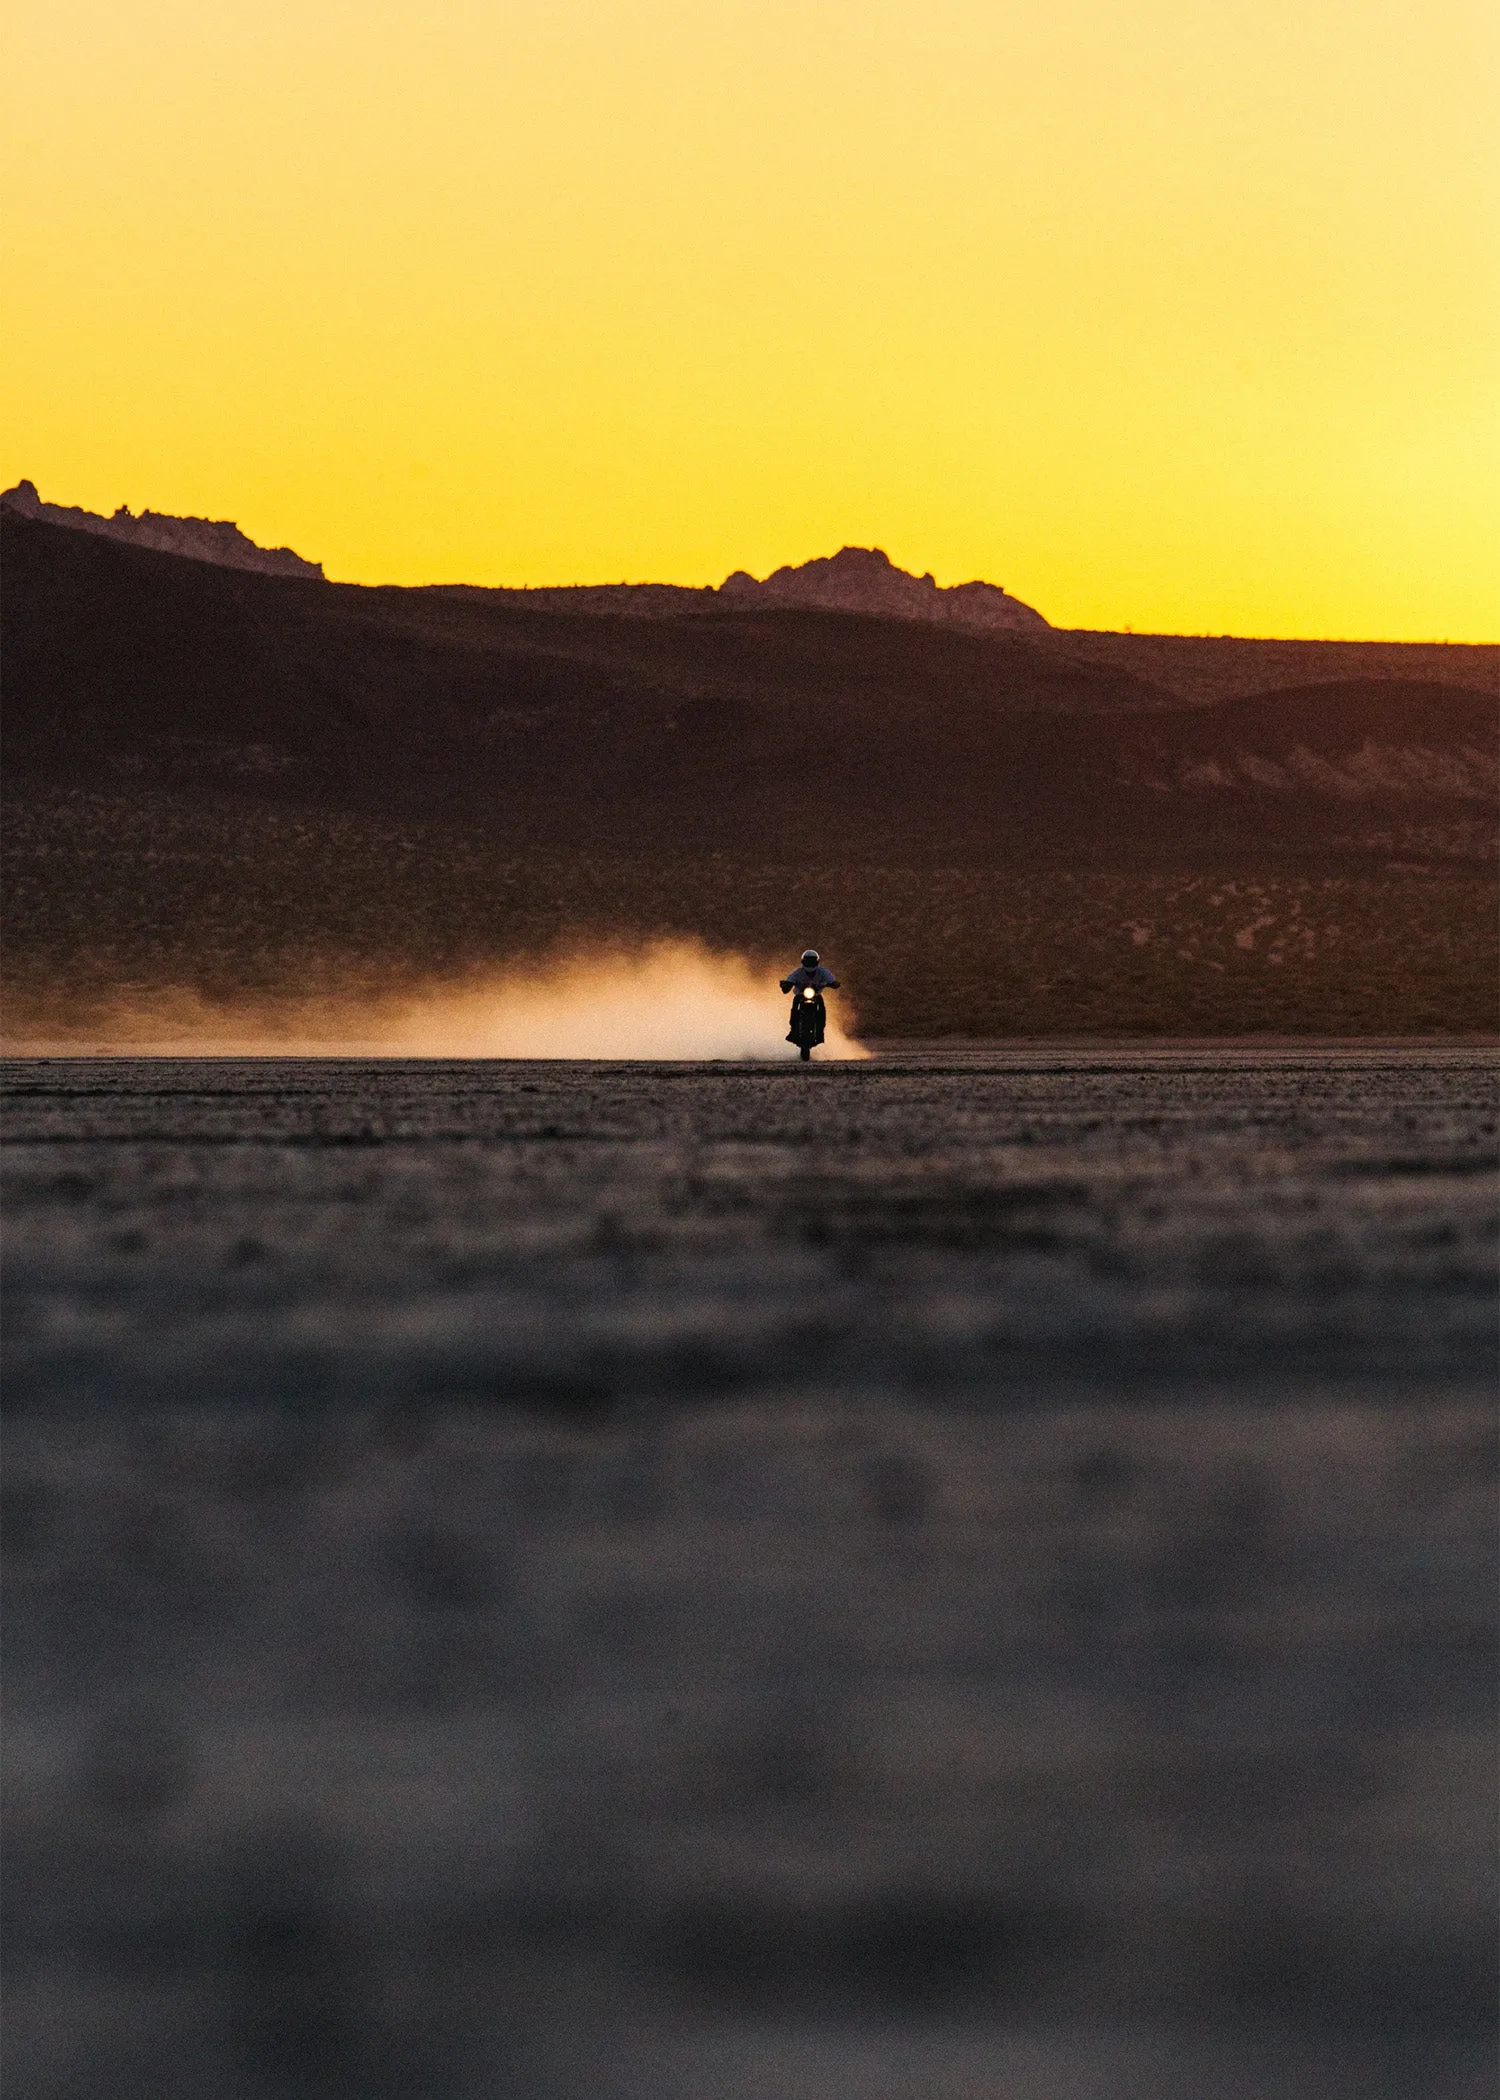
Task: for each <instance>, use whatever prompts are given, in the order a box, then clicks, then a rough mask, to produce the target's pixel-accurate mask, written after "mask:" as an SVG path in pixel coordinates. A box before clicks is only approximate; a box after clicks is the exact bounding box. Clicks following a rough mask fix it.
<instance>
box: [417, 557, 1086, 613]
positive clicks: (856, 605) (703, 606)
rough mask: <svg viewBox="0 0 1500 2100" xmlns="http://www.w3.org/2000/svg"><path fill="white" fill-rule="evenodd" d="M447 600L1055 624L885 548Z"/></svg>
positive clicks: (988, 586) (986, 588) (468, 590)
mask: <svg viewBox="0 0 1500 2100" xmlns="http://www.w3.org/2000/svg"><path fill="white" fill-rule="evenodd" d="M432 588H435V589H436V590H437V591H438V592H439V593H440V594H441V595H442V596H444V597H450V598H457V597H464V598H482V599H486V600H488V601H489V602H490V603H491V604H503V605H525V606H527V607H529V608H530V609H531V610H533V611H542V612H570V613H625V614H627V615H628V616H630V617H631V618H633V619H638V620H659V619H669V618H673V617H676V616H677V615H679V614H682V613H722V612H766V611H770V610H773V609H775V608H777V607H780V606H790V607H794V608H796V609H798V610H802V611H814V612H851V613H868V614H872V615H873V616H874V617H875V618H877V619H882V620H921V621H922V622H924V623H925V624H927V625H929V626H946V627H964V628H967V629H969V630H970V631H971V632H977V633H988V634H995V633H1008V634H1016V633H1022V634H1032V635H1038V634H1044V633H1049V632H1050V631H1051V623H1050V622H1049V621H1047V620H1045V619H1044V618H1043V617H1042V615H1041V614H1040V613H1039V612H1035V611H1033V609H1032V608H1031V606H1029V605H1023V604H1022V603H1021V601H1020V599H1019V598H1012V597H1011V595H1010V593H1009V592H1008V591H1003V590H1001V588H1000V586H999V585H998V584H995V583H957V584H954V585H953V586H952V587H951V588H949V589H946V590H945V589H944V588H943V587H942V586H941V585H939V584H938V583H936V582H934V580H933V578H932V576H931V575H927V576H913V575H911V574H910V572H909V571H908V570H906V569H898V568H897V567H896V565H895V563H894V562H893V561H892V560H891V558H890V556H889V555H888V554H886V553H885V552H884V551H883V550H882V549H881V548H879V547H841V548H840V549H839V551H838V553H837V554H828V555H822V556H819V557H818V559H816V560H814V561H806V562H803V563H801V565H800V566H798V567H792V566H790V565H789V566H787V567H785V568H781V569H777V570H776V571H775V573H774V574H773V575H770V576H768V577H766V579H765V581H764V582H758V581H757V580H756V578H755V577H753V576H752V575H751V574H750V573H749V571H748V570H746V569H736V570H735V572H734V574H733V575H732V576H727V577H726V578H725V579H724V581H723V582H722V583H721V584H720V585H719V587H718V589H717V590H715V589H714V587H713V586H712V584H710V585H708V586H707V587H706V588H704V589H702V590H699V589H696V588H694V587H693V586H691V585H687V584H674V583H573V584H537V585H532V586H530V587H528V588H525V589H520V590H506V589H503V588H500V589H497V588H494V587H486V586H485V585H483V584H470V583H455V584H438V585H435V586H433V587H432Z"/></svg>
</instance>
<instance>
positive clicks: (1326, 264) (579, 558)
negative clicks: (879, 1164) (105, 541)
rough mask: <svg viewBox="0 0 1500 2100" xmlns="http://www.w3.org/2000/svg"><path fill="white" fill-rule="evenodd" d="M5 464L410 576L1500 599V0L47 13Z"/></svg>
mask: <svg viewBox="0 0 1500 2100" xmlns="http://www.w3.org/2000/svg"><path fill="white" fill-rule="evenodd" d="M5 12H6V18H7V19H6V31H5V42H6V51H7V60H6V65H5V69H4V87H3V104H0V116H3V140H4V144H3V153H4V186H3V195H4V197H5V199H6V200H7V203H6V211H5V227H4V283H5V287H6V319H5V327H4V329H3V331H0V372H3V379H0V386H3V407H4V416H3V425H0V430H3V439H0V475H3V478H4V480H5V481H6V482H10V481H14V480H16V479H17V478H19V477H20V476H22V475H27V476H30V477H31V478H32V479H33V480H35V481H36V482H37V484H38V486H39V488H40V490H41V493H42V495H43V496H44V497H46V498H47V499H48V500H50V501H53V502H62V503H81V504H84V505H87V506H88V507H89V508H92V509H104V510H112V509H114V508H115V506H116V505H117V504H120V503H128V504H130V505H131V506H132V508H135V509H140V508H141V507H142V506H145V505H149V506H151V507H153V508H155V509H158V510H166V511H174V512H183V513H188V514H194V515H204V516H209V517H231V518H234V519H236V520H237V521H238V522H239V524H240V525H241V526H242V527H243V528H244V530H246V531H247V532H249V533H251V534H252V535H253V536H254V537H255V538H256V539H258V540H260V541H262V542H264V543H268V544H289V545H291V546H293V547H295V548H297V549H298V550H299V552H301V553H304V554H306V555H309V556H311V557H313V558H314V559H318V560H321V561H322V562H323V563H324V564H325V566H326V568H327V570H328V573H329V575H330V576H334V577H338V578H347V579H352V580H358V581H365V582H398V583H419V582H433V581H469V582H475V583H511V584H516V583H566V582H592V581H616V580H620V579H630V580H641V579H646V578H657V579H661V580H665V581H675V582H683V583H707V582H718V581H720V580H721V579H722V578H723V577H724V576H725V575H726V574H727V573H728V572H729V571H730V570H731V569H735V568H739V567H745V568H749V569H751V570H753V571H754V572H755V573H757V574H764V573H765V572H766V571H767V570H769V569H771V568H772V567H774V566H776V565H777V564H779V563H782V562H788V561H803V560H806V559H807V558H808V557H810V556H812V555H816V554H826V553H829V552H831V551H832V550H833V549H834V548H836V547H838V546H840V545H841V544H843V543H845V542H853V543H855V544H860V545H870V544H876V545H880V546H883V547H885V548H886V549H887V551H888V552H889V553H890V555H891V556H892V558H893V559H894V560H896V561H898V562H899V563H901V564H902V565H903V566H905V567H909V568H913V569H916V570H918V571H922V570H926V569H931V570H932V571H934V572H935V574H936V575H937V578H938V581H939V582H941V583H952V582H959V581H963V580H966V579H967V578H969V577H973V576H983V577H987V578H989V579H990V580H992V581H994V582H997V583H1001V584H1003V585H1005V587H1006V588H1007V589H1009V590H1012V591H1014V592H1015V593H1016V594H1017V595H1018V596H1020V597H1022V598H1024V599H1026V600H1027V601H1029V602H1030V603H1032V604H1034V605H1036V606H1037V607H1038V608H1039V609H1040V610H1041V611H1042V612H1044V613H1046V614H1047V616H1048V617H1049V618H1050V619H1052V620H1053V621H1054V622H1056V623H1057V624H1059V625H1064V626H1092V627H1122V626H1127V625H1128V626H1134V627H1136V628H1138V629H1155V630H1159V631H1178V632H1204V631H1208V632H1214V633H1218V632H1236V633H1241V634H1277V635H1327V636H1370V637H1386V638H1411V639H1439V640H1441V639H1444V638H1448V639H1453V640H1492V639H1494V638H1496V636H1497V635H1500V497H1497V491H1500V155H1497V153H1496V151H1495V147H1494V140H1495V138H1496V137H1497V136H1500V11H1497V10H1496V9H1495V8H1494V6H1493V4H1492V0H1255V4H1254V5H1250V4H1248V0H1131V4H1128V5H1127V4H1125V0H1048V4H1047V5H1046V6H1042V5H1040V4H1037V0H1030V4H1026V5H1020V4H1014V0H988V4H984V0H922V4H921V5H920V6H918V5H914V4H911V0H907V4H904V5H897V4H894V0H629V4H626V0H545V4H542V0H424V4H422V5H421V6H418V5H415V4H412V0H358V4H354V0H253V4H252V0H48V4H47V5H46V6H45V7H36V6H34V5H27V6H22V5H19V4H17V0H8V4H7V6H6V10H5Z"/></svg>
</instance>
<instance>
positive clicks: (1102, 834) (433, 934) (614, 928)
mask: <svg viewBox="0 0 1500 2100" xmlns="http://www.w3.org/2000/svg"><path fill="white" fill-rule="evenodd" d="M3 530H4V535H5V538H4V549H5V575H6V589H5V597H4V617H5V669H6V754H7V757H6V795H7V823H6V830H5V851H6V856H7V900H8V904H7V969H8V972H9V981H10V985H11V991H12V997H13V1000H16V1001H19V1005H18V1006H17V1007H15V1008H14V1009H13V1011H16V1012H19V1013H20V1014H21V1015H22V1016H23V1018H29V1017H32V1016H35V1015H37V1014H45V1013H49V1012H50V1013H53V1014H56V1013H57V1012H59V1011H62V1010H64V1009H65V1010H66V1012H67V1013H69V1014H71V1015H72V1016H73V1019H74V1021H75V1022H76V1024H77V1026H78V1027H79V1028H81V1029H82V1030H83V1032H84V1034H85V1036H86V1034H87V1030H88V1028H89V1026H90V1025H92V1024H91V1022H90V1018H89V1016H90V1012H91V1002H94V1003H95V1004H97V1003H98V1002H105V1003H107V1002H108V999H109V998H110V997H111V996H112V994H114V993H115V992H117V991H118V990H119V989H120V988H121V987H127V988H131V989H138V988H140V987H145V988H147V989H149V988H150V987H152V986H157V987H161V986H165V985H176V986H191V987H194V988H197V989H199V990H202V991H204V992H205V993H208V994H212V995H215V996H227V995H229V994H231V993H234V992H236V991H239V990H242V989H244V988H247V987H248V988H251V989H258V988H260V987H263V986H264V985H265V984H267V983H268V982H269V983H272V984H279V985H282V986H285V985H287V984H289V983H304V984H307V983H310V984H321V983H327V982H330V981H343V980H345V979H352V980H358V979H360V977H361V976H365V977H369V978H374V979H378V980H380V981H382V982H390V981H399V980H402V979H412V980H418V979H421V978H422V977H423V976H424V975H429V976H430V975H432V974H433V973H435V972H436V973H441V974H443V975H445V976H447V977H450V978H451V977H453V976H462V974H463V973H464V972H465V971H468V970H476V969H481V968H484V967H486V966H489V965H492V964H494V963H495V962H496V961H498V960H506V959H510V958H513V957H516V956H524V955H530V954H536V953H539V952H543V951H545V950H547V949H548V948H555V947H557V946H558V945H566V944H568V943H569V942H572V943H575V944H576V943H578V942H580V941H587V940H590V939H600V938H607V939H620V938H631V937H636V936H640V937H643V938H649V937H652V936H656V935H662V934H672V935H675V934H684V935H689V936H697V937H699V938H702V939H705V940H707V941H708V942H709V943H710V944H713V945H718V946H721V947H734V948H738V949H740V950H742V951H744V952H746V953H748V954H750V955H752V956H756V957H762V956H767V955H772V954H785V953H786V952H787V951H788V950H791V951H793V952H795V950H796V949H798V948H800V947H801V946H802V945H803V944H804V943H805V942H806V940H807V939H808V938H810V937H811V938H815V939H816V940H817V942H818V944H819V945H820V946H822V947H824V948H825V949H827V950H829V951H830V952H836V953H837V955H838V959H839V962H840V967H841V972H842V974H843V975H844V977H845V981H846V982H847V983H848V984H849V985H850V988H851V995H852V996H853V998H854V1000H855V1002H856V1004H857V1007H858V1010H859V1014H860V1018H861V1021H862V1023H863V1025H864V1026H865V1027H866V1028H868V1029H869V1030H871V1031H872V1032H874V1033H876V1034H881V1035H892V1034H901V1033H915V1034H923V1035H932V1034H934V1033H942V1032H949V1031H951V1032H956V1033H959V1034H964V1033H971V1034H972V1033H993V1032H995V1031H997V1030H999V1031H1002V1032H1014V1033H1017V1034H1036V1033H1047V1032H1089V1031H1101V1030H1102V1031H1104V1032H1119V1031H1120V1030H1126V1031H1130V1030H1136V1029H1139V1030H1141V1031H1143V1032H1150V1033H1160V1032H1163V1031H1165V1032H1174V1031H1175V1032H1184V1033H1192V1034H1205V1033H1206V1034H1214V1033H1250V1032H1256V1031H1271V1032H1281V1033H1298V1032H1308V1031H1319V1030H1321V1031H1324V1032H1339V1033H1372V1034H1390V1033H1403V1032H1417V1033H1432V1032H1463V1031H1465V1030H1470V1031H1472V1030H1483V1029H1486V1028H1489V1027H1491V1026H1493V1020H1494V992H1495V985H1496V973H1497V956H1496V936H1495V923H1496V915H1495V909H1494V901H1495V847H1494V834H1495V794H1496V739H1497V720H1496V715H1497V708H1496V698H1495V691H1496V668H1495V666H1496V662H1497V656H1496V652H1495V651H1493V650H1483V649H1478V648H1453V649H1444V648H1436V647H1416V646H1413V647H1411V648H1410V649H1403V648H1401V647H1400V646H1398V645H1376V644H1353V643H1351V644H1333V643H1308V644H1295V643H1238V642H1234V641H1227V640H1224V641H1213V640H1210V639H1207V638H1191V637H1189V638H1172V637H1146V636H1114V637H1109V636H1070V635H1066V634H1057V633H1054V632H1052V631H1050V630H1047V629H1045V628H1042V627H1038V628H1037V629H1035V630H1031V629H1028V630H1026V631H1025V632H1019V631H1018V632H1016V633H1007V632H995V633H973V632H968V631H965V630H962V629H959V628H956V627H951V626H947V627H945V626H932V625H926V624H923V623H921V622H919V621H916V620H891V619H876V618H871V617H868V616H866V615H863V614H855V613H848V612H838V611H826V610H805V609H797V608H792V607H781V608H777V609H772V610H749V611H746V610H741V609H738V608H737V607H735V606H733V605H730V606H727V607H726V606H716V609H714V610H712V611H695V612H691V613H685V612H670V613H664V614H660V615H658V616H652V617H635V616H632V615H627V614H623V613H617V612H572V611H566V610H556V609H532V608H529V607H525V606H522V607H518V606H517V605H516V604H515V603H514V602H513V599H512V597H511V596H510V595H509V594H493V595H491V594H486V593H482V592H470V593H458V592H444V591H418V590H366V589H359V588H355V587H353V586H336V585H331V584H324V583H319V582H305V581H301V580H297V579H283V578H279V577H273V576H263V575H257V574H252V573H249V572H244V571H232V570H225V569H218V568H214V567H212V566H210V565H209V564H207V563H202V562H189V561H185V560H181V559H177V558H174V557H172V556H168V555H162V554H157V553H153V552H150V551H147V550H143V549H140V548H135V547H129V546H123V545H119V544H116V543H114V542H111V541H107V540H104V539H100V538H97V537H92V536H89V535H86V534H83V533H78V532H70V531H67V530H65V529H63V528H59V527H56V526H50V525H47V524H45V523H37V522H28V521H26V520H22V519H19V518H17V517H16V516H15V515H14V514H13V513H10V512H7V513H6V515H5V519H4V526H3ZM708 595H710V596H712V594H708ZM497 600H498V601H500V602H496V601H497ZM1299 651H1300V652H1302V653H1301V654H1300V655H1299V654H1298V652H1299ZM935 948H936V949H937V950H939V951H940V952H941V953H942V955H943V957H944V964H943V970H942V981H943V990H942V995H941V998H940V999H939V1000H938V1001H937V1002H936V1003H935V1004H934V1005H931V1006H929V1005H928V1004H927V1003H926V1002H925V1001H924V999H923V997H922V995H921V993H920V991H919V990H918V989H917V988H918V987H919V986H920V985H921V984H922V983H923V982H924V981H926V980H929V979H930V978H931V976H932V968H931V963H932V956H933V953H934V949H935Z"/></svg>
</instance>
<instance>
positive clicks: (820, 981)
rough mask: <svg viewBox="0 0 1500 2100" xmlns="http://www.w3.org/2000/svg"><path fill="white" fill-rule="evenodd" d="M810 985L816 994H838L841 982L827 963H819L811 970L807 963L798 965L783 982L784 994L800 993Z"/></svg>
mask: <svg viewBox="0 0 1500 2100" xmlns="http://www.w3.org/2000/svg"><path fill="white" fill-rule="evenodd" d="M805 984H810V985H811V986H812V988H813V990H814V991H815V992H836V991H837V990H838V988H839V981H838V979H837V978H836V977H835V976H834V974H833V972H832V970H830V969H829V968H828V966H827V964H826V963H819V964H817V966H816V967H815V968H814V969H811V970H809V969H808V967H807V965H806V964H805V963H798V965H797V967H796V969H795V970H793V971H791V972H790V974H789V975H787V976H786V977H783V978H782V980H781V989H782V990H783V991H784V992H800V991H801V989H802V987H803V985H805Z"/></svg>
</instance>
